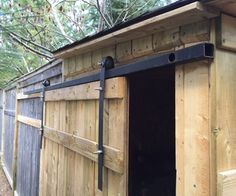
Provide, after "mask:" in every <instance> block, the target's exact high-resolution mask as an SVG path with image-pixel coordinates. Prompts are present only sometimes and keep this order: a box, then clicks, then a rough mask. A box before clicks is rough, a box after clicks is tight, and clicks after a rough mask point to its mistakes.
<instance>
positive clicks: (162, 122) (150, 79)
mask: <svg viewBox="0 0 236 196" xmlns="http://www.w3.org/2000/svg"><path fill="white" fill-rule="evenodd" d="M129 89H130V106H129V107H130V110H129V111H130V116H129V123H130V124H129V196H155V195H158V196H175V184H176V172H175V67H174V66H170V67H164V68H158V69H156V70H149V71H145V72H140V73H135V74H133V75H130V76H129Z"/></svg>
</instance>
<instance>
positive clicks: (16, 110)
mask: <svg viewBox="0 0 236 196" xmlns="http://www.w3.org/2000/svg"><path fill="white" fill-rule="evenodd" d="M18 92H19V88H18V85H17V86H16V95H17V94H18ZM18 129H19V124H18V99H17V98H16V104H15V130H14V141H13V161H12V182H13V183H12V196H14V192H15V190H16V180H17V179H16V174H17V149H18Z"/></svg>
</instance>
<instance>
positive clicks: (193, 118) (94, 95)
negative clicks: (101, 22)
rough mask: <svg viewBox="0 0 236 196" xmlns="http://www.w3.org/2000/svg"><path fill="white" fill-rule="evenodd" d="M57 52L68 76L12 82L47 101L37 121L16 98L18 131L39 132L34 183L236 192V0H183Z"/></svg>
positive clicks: (212, 194) (50, 190)
mask: <svg viewBox="0 0 236 196" xmlns="http://www.w3.org/2000/svg"><path fill="white" fill-rule="evenodd" d="M54 56H55V58H57V59H61V60H62V71H61V73H60V74H62V75H60V80H61V81H58V83H57V84H51V85H50V86H48V85H49V83H47V82H45V83H44V84H45V86H44V87H39V88H34V89H22V90H21V91H18V92H17V93H16V94H17V96H16V97H17V100H18V102H19V100H21V99H27V100H28V99H31V98H35V97H39V95H40V96H41V98H42V101H43V102H44V104H42V105H41V106H40V108H41V111H43V112H41V115H40V117H39V118H38V120H37V121H35V120H34V119H33V117H32V116H29V117H28V118H24V114H23V113H20V111H21V110H28V109H24V108H23V107H21V108H20V107H19V103H17V105H16V115H17V116H18V117H17V118H16V119H17V121H16V126H15V135H18V131H19V133H20V130H18V129H19V126H18V125H19V124H18V123H19V122H21V123H24V124H28V125H31V126H34V127H37V128H38V129H40V133H41V135H42V136H43V143H42V148H41V152H40V155H41V161H40V177H39V179H40V180H39V193H37V194H39V195H40V196H49V195H53V196H54V195H64V196H65V195H66V196H71V195H74V196H95V195H96V196H98V195H99V196H175V195H176V196H234V195H236V117H235V116H236V77H235V76H236V1H234V0H202V1H197V0H180V1H177V2H176V3H173V4H170V5H169V6H166V7H164V8H160V9H158V10H154V11H152V12H149V13H146V14H144V15H141V16H140V17H137V18H135V19H133V20H130V21H127V22H124V23H122V24H119V25H117V26H115V27H113V28H111V29H108V30H105V31H102V32H100V33H98V34H96V35H93V36H90V37H86V38H84V39H82V40H80V41H77V42H75V43H73V44H71V45H67V46H65V47H63V48H60V49H58V50H57V51H55V52H54ZM48 78H50V77H48ZM44 79H47V78H45V77H44ZM31 80H32V79H31ZM40 81H41V80H40ZM26 83H27V82H26ZM18 88H19V86H18V87H17V89H18ZM35 123H36V124H35ZM24 129H27V127H25V128H24ZM25 137H26V135H25ZM15 141H18V140H17V139H15ZM17 146H18V144H17V142H16V143H15V151H16V150H17ZM38 149H39V148H38ZM23 151H24V149H23V148H22V152H23ZM18 153H19V151H18ZM16 154H17V153H15V159H16V160H18V159H17V155H16ZM16 160H15V162H17V161H16ZM18 162H19V161H18ZM19 163H20V162H19ZM22 167H24V166H22ZM14 168H16V167H14V164H13V175H14V171H15V170H16V169H15V170H14ZM25 170H27V169H25ZM25 170H24V171H25ZM15 172H16V171H15ZM17 172H18V169H17ZM17 172H16V173H17ZM25 172H27V171H25ZM22 179H24V178H22ZM15 180H16V182H17V181H18V180H20V179H17V178H16V179H15ZM13 181H14V180H13ZM13 184H14V183H13ZM21 186H22V187H24V185H23V184H22V185H21ZM22 190H25V189H24V188H22ZM16 194H17V193H16ZM18 195H19V196H20V195H24V196H27V195H29V196H30V195H32V194H30V193H28V192H24V194H18Z"/></svg>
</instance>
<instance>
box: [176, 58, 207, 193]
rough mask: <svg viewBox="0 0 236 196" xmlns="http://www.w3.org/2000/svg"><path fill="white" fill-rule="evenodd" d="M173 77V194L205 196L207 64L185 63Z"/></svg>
mask: <svg viewBox="0 0 236 196" xmlns="http://www.w3.org/2000/svg"><path fill="white" fill-rule="evenodd" d="M176 74H178V75H176V90H177V93H176V103H178V106H177V107H176V155H177V162H176V164H177V165H176V166H177V188H176V189H177V194H178V196H188V195H193V196H194V195H195V196H208V195H209V191H210V184H209V182H210V176H209V173H210V172H209V170H210V168H209V166H210V164H209V153H210V151H209V150H210V149H209V100H208V99H209V64H208V62H196V63H192V64H187V65H184V66H183V67H179V68H178V69H177V72H176Z"/></svg>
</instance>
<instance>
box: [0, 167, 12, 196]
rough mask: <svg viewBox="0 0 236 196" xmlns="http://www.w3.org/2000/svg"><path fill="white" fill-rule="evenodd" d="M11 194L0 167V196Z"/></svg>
mask: <svg viewBox="0 0 236 196" xmlns="http://www.w3.org/2000/svg"><path fill="white" fill-rule="evenodd" d="M11 192H12V191H11V187H10V185H9V183H8V181H7V179H6V176H5V175H4V173H3V170H2V168H1V167H0V196H10V195H11Z"/></svg>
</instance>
